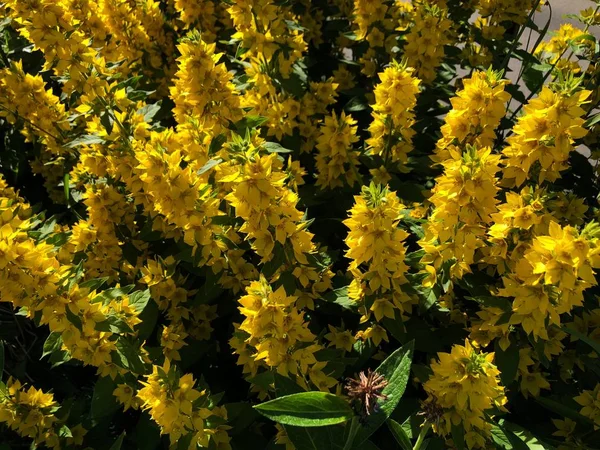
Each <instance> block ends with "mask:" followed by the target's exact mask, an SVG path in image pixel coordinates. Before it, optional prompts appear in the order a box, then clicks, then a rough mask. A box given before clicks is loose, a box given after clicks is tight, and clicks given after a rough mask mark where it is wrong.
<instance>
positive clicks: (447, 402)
mask: <svg viewBox="0 0 600 450" xmlns="http://www.w3.org/2000/svg"><path fill="white" fill-rule="evenodd" d="M438 358H439V362H438V361H435V362H433V363H432V364H431V369H432V370H433V375H432V376H431V378H429V380H428V381H427V382H426V383H425V384H424V386H423V387H424V388H425V391H426V392H427V394H428V397H427V400H425V403H426V404H432V405H435V406H437V407H439V408H441V409H442V413H441V417H440V418H439V419H438V422H437V426H436V428H437V429H436V432H437V433H440V434H442V435H447V434H450V433H451V431H452V426H453V425H454V426H455V425H457V424H459V423H460V424H461V425H462V426H463V427H464V429H465V440H466V442H467V445H468V447H469V448H473V447H484V446H485V437H484V436H486V435H487V436H489V435H490V433H491V426H490V424H489V423H488V422H487V420H486V413H489V412H490V411H491V410H492V409H494V408H497V409H499V410H500V411H503V410H504V406H503V405H505V404H506V401H507V400H506V396H505V395H504V388H503V387H502V386H501V385H500V383H499V378H498V375H499V374H500V372H499V371H498V369H497V367H496V366H495V365H494V364H493V361H494V354H493V353H479V352H477V351H476V350H475V349H474V348H473V347H472V345H471V344H470V343H469V341H468V340H467V341H465V345H464V346H462V345H454V346H453V347H452V351H451V352H450V353H438Z"/></svg>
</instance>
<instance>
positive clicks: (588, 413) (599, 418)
mask: <svg viewBox="0 0 600 450" xmlns="http://www.w3.org/2000/svg"><path fill="white" fill-rule="evenodd" d="M575 401H576V402H577V403H579V404H580V405H581V406H582V408H581V410H580V411H579V413H580V414H581V415H582V416H585V417H588V418H590V419H592V421H593V422H594V429H595V430H597V429H600V383H599V384H596V387H595V388H594V389H593V390H591V391H589V390H588V391H583V392H582V393H581V394H580V395H578V396H577V397H575Z"/></svg>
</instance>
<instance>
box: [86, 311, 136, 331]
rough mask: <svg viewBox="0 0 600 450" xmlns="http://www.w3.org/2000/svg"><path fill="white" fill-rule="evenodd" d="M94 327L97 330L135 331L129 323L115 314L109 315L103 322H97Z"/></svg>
mask: <svg viewBox="0 0 600 450" xmlns="http://www.w3.org/2000/svg"><path fill="white" fill-rule="evenodd" d="M94 329H95V330H97V331H109V332H111V333H133V330H132V329H131V327H130V326H129V324H128V323H127V322H126V321H125V320H123V319H122V318H121V317H119V316H116V315H114V314H111V315H109V316H107V317H106V319H105V320H103V321H102V322H97V323H96V326H95V328H94Z"/></svg>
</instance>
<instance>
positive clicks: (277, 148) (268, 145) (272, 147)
mask: <svg viewBox="0 0 600 450" xmlns="http://www.w3.org/2000/svg"><path fill="white" fill-rule="evenodd" d="M262 147H263V148H264V149H265V150H266V151H268V152H269V153H292V150H290V149H289V148H285V147H283V146H282V145H281V144H278V143H277V142H265V143H264V144H263V145H262Z"/></svg>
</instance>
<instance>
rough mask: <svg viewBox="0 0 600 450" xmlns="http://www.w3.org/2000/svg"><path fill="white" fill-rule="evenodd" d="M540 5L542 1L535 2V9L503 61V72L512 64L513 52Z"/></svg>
mask: <svg viewBox="0 0 600 450" xmlns="http://www.w3.org/2000/svg"><path fill="white" fill-rule="evenodd" d="M539 4H540V0H537V1H536V2H535V5H534V6H533V8H531V11H529V15H528V16H527V21H526V22H525V23H524V24H523V25H521V27H520V28H519V31H518V32H517V36H516V37H515V39H514V40H513V42H512V45H511V46H510V49H509V51H508V53H507V54H506V56H505V57H504V61H502V66H501V68H502V69H503V70H506V68H507V67H508V63H509V62H510V58H511V56H512V54H513V52H514V51H515V49H516V48H517V45H518V44H519V41H520V39H521V36H522V35H523V33H524V32H525V29H526V28H527V22H528V21H530V20H531V18H532V17H533V15H534V14H535V11H536V10H537V8H538V6H539Z"/></svg>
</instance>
